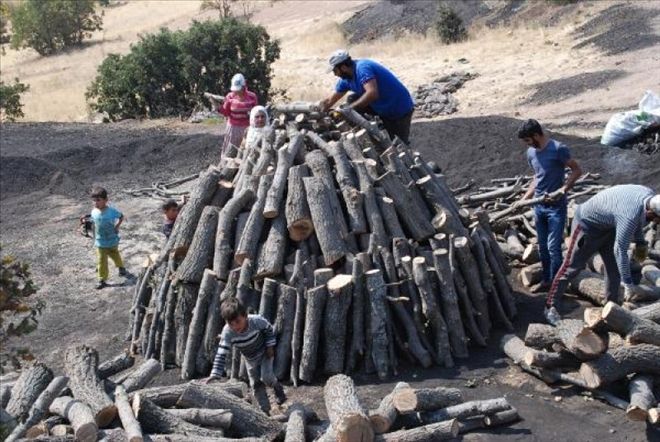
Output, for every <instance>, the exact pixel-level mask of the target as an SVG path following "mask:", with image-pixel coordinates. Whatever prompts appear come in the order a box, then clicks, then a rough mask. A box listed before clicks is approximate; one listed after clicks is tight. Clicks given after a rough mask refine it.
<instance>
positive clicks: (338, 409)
mask: <svg viewBox="0 0 660 442" xmlns="http://www.w3.org/2000/svg"><path fill="white" fill-rule="evenodd" d="M323 397H324V399H325V407H326V409H327V410H328V418H329V420H330V426H331V428H332V431H333V432H334V434H335V435H336V438H337V441H338V442H351V441H363V442H371V441H373V439H374V431H373V429H372V427H371V422H370V421H369V417H368V416H367V413H366V412H365V410H364V408H363V407H362V405H361V404H360V401H359V399H358V397H357V392H356V390H355V386H354V384H353V380H352V379H351V378H349V377H348V376H345V375H341V374H338V375H334V376H332V377H330V378H329V379H328V381H327V382H326V384H325V387H323Z"/></svg>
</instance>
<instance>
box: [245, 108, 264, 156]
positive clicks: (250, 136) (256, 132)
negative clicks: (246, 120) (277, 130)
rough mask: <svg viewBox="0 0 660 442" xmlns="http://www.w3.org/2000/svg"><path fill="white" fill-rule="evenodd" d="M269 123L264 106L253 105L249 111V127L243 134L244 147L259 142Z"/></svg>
mask: <svg viewBox="0 0 660 442" xmlns="http://www.w3.org/2000/svg"><path fill="white" fill-rule="evenodd" d="M269 124H270V119H269V118H268V112H267V111H266V108H265V107H263V106H255V107H253V108H252V110H251V111H250V127H249V128H248V130H247V135H246V136H245V147H248V146H252V145H255V144H257V143H259V142H260V141H261V139H262V138H263V136H264V133H265V131H266V129H267V126H268V125H269Z"/></svg>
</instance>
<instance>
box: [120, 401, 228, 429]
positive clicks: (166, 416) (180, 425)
mask: <svg viewBox="0 0 660 442" xmlns="http://www.w3.org/2000/svg"><path fill="white" fill-rule="evenodd" d="M133 413H134V415H135V417H136V418H137V419H138V420H139V421H140V424H141V425H142V428H143V430H144V431H145V432H147V433H156V434H184V435H186V436H192V437H223V436H224V432H223V431H222V430H210V429H207V428H202V427H200V426H197V425H193V424H190V423H188V422H186V421H184V420H183V419H181V418H179V417H177V416H174V415H173V414H170V413H168V412H167V411H165V410H163V409H162V408H160V407H159V406H158V405H156V404H154V403H153V402H151V401H150V400H149V399H146V398H143V397H141V396H140V395H139V394H136V395H134V396H133Z"/></svg>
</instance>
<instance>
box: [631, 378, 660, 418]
mask: <svg viewBox="0 0 660 442" xmlns="http://www.w3.org/2000/svg"><path fill="white" fill-rule="evenodd" d="M628 390H629V391H630V405H629V406H628V409H627V410H626V415H627V416H628V419H631V420H634V421H645V420H646V419H647V417H648V415H649V413H648V412H649V410H650V409H651V408H652V407H653V405H655V404H656V400H655V396H654V395H653V377H652V376H647V375H635V376H633V378H632V379H631V380H630V383H629V384H628Z"/></svg>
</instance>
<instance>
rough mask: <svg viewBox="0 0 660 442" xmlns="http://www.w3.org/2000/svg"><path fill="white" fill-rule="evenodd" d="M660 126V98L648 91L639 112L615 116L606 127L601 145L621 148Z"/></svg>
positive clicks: (640, 103) (621, 113)
mask: <svg viewBox="0 0 660 442" xmlns="http://www.w3.org/2000/svg"><path fill="white" fill-rule="evenodd" d="M659 124H660V97H658V96H657V95H656V94H654V93H653V92H651V91H646V93H645V94H644V96H643V97H642V99H641V100H640V101H639V107H638V109H637V110H634V111H628V112H620V113H618V114H614V115H613V116H612V117H611V118H610V120H609V121H608V122H607V125H606V126H605V130H604V131H603V135H602V137H601V138H600V143H601V144H605V145H606V146H621V145H622V144H624V143H625V142H626V141H628V140H630V139H632V138H635V137H636V136H637V135H640V134H641V133H642V132H643V131H644V130H645V129H646V128H648V127H651V126H655V125H659Z"/></svg>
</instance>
